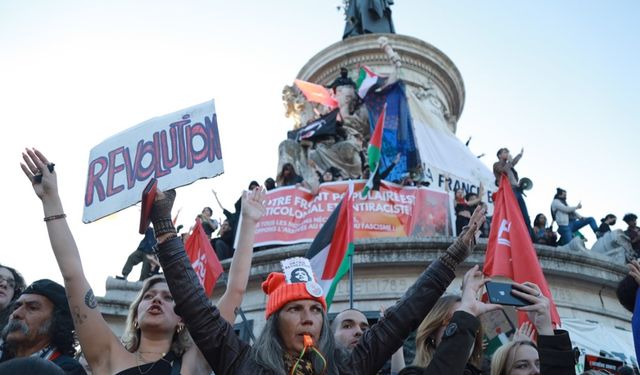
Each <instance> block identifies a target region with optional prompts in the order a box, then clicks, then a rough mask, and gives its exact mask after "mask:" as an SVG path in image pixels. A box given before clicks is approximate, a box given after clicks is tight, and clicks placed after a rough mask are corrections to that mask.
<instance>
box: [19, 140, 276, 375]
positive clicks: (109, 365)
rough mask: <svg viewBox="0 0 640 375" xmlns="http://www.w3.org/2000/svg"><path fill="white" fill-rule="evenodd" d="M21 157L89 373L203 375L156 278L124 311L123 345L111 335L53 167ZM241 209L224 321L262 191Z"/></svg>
mask: <svg viewBox="0 0 640 375" xmlns="http://www.w3.org/2000/svg"><path fill="white" fill-rule="evenodd" d="M22 157H23V159H24V163H22V164H21V167H22V170H23V171H24V173H25V175H26V176H27V178H28V179H29V180H30V182H31V184H32V186H33V189H34V191H35V193H36V195H37V196H38V197H39V198H40V199H41V200H42V207H43V210H44V216H45V219H44V220H45V222H46V225H47V231H48V232H49V239H50V241H51V247H52V249H53V252H54V254H55V257H56V260H57V262H58V266H59V267H60V271H61V273H62V276H63V278H64V283H65V287H66V290H67V294H68V299H69V307H70V308H71V312H72V314H73V318H74V324H75V327H76V332H77V334H78V338H79V341H80V345H81V346H82V351H83V353H84V355H85V358H86V359H87V362H88V363H89V366H90V367H91V370H92V372H93V374H95V375H100V374H108V375H111V374H119V375H128V374H149V375H151V374H159V375H164V374H166V375H169V374H173V373H174V372H175V373H179V374H182V375H191V374H208V373H209V372H210V368H209V366H208V364H207V362H206V361H205V360H204V359H203V357H202V354H200V352H199V350H198V349H197V347H196V346H195V345H192V343H191V341H190V339H189V335H188V333H187V330H185V329H184V324H183V323H182V319H181V318H180V316H178V315H176V313H175V312H174V306H175V304H174V302H173V297H172V296H171V292H170V291H169V288H168V286H167V284H166V281H165V280H164V278H163V277H161V276H156V277H152V278H150V279H148V280H146V282H145V284H144V286H143V288H142V291H141V293H140V295H139V296H138V297H137V298H136V300H135V301H134V302H133V303H132V305H131V307H130V308H129V317H128V319H127V328H126V332H125V335H124V338H123V341H124V345H123V343H121V342H120V340H119V339H118V338H117V337H116V336H115V335H114V334H113V332H111V330H110V329H109V326H108V325H107V323H106V322H105V320H104V319H103V317H102V315H101V313H100V311H98V309H97V306H98V304H97V302H96V298H95V296H94V294H93V291H92V289H91V286H90V285H89V283H88V282H87V279H86V277H85V275H84V272H83V269H82V263H81V261H80V254H79V252H78V248H77V246H76V243H75V240H74V238H73V235H72V234H71V231H70V229H69V226H68V224H67V221H66V219H65V218H66V215H65V214H64V210H63V207H62V202H61V200H60V196H59V195H58V185H57V177H56V173H55V172H54V168H53V166H54V164H53V163H50V162H49V160H48V159H47V158H46V157H45V156H44V155H43V154H42V153H41V152H40V151H38V150H35V149H27V150H26V152H25V153H23V155H22ZM243 205H244V206H243V213H244V215H243V220H244V223H243V229H244V228H246V231H244V230H243V231H242V233H241V235H240V242H239V246H238V251H237V253H236V255H237V257H234V260H233V261H232V268H233V269H234V271H232V274H233V277H230V279H229V285H228V287H227V291H226V292H225V295H224V296H223V297H222V299H221V301H220V305H221V308H220V311H221V315H222V318H223V319H226V320H228V321H230V322H233V321H234V320H235V311H234V310H235V308H236V307H237V306H239V305H240V301H241V300H242V296H243V294H244V289H245V288H246V285H247V279H248V274H249V268H250V263H251V251H252V243H253V235H254V230H255V224H256V222H257V221H258V220H259V219H260V217H261V216H262V213H263V212H264V208H263V206H262V192H260V191H258V192H254V193H251V194H246V196H245V199H243ZM172 371H174V372H172Z"/></svg>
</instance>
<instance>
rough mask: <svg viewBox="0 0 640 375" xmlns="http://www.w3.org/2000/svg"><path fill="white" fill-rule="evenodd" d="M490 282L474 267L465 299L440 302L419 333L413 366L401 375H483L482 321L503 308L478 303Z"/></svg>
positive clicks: (464, 288)
mask: <svg viewBox="0 0 640 375" xmlns="http://www.w3.org/2000/svg"><path fill="white" fill-rule="evenodd" d="M487 281H490V279H488V278H485V277H484V276H483V275H482V272H480V269H479V267H478V266H477V265H476V266H473V267H472V268H471V269H470V270H469V271H467V273H466V274H465V275H464V279H463V282H462V295H461V296H458V295H448V296H444V297H442V298H440V299H439V300H438V302H437V303H436V305H435V306H434V308H433V309H432V310H431V311H430V312H429V315H427V317H426V318H425V319H424V320H423V321H422V323H421V324H420V327H418V330H417V332H416V356H415V358H414V361H413V365H412V366H410V367H407V368H405V369H404V370H403V371H401V372H400V375H418V374H419V375H432V374H449V375H456V374H460V375H462V374H465V375H472V374H481V373H482V372H481V370H480V369H481V365H482V354H483V353H482V336H483V330H482V325H481V324H480V319H478V317H479V316H480V315H482V314H484V313H486V312H488V311H492V310H496V309H499V308H501V306H500V305H494V304H489V303H483V302H481V301H479V300H478V291H479V290H480V289H481V288H482V287H483V286H484V284H485V283H486V282H487Z"/></svg>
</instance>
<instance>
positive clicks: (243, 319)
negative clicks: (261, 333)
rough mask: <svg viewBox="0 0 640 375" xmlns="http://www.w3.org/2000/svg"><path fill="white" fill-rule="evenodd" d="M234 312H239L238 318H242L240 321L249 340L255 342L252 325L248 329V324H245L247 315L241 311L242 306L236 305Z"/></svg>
mask: <svg viewBox="0 0 640 375" xmlns="http://www.w3.org/2000/svg"><path fill="white" fill-rule="evenodd" d="M236 313H237V314H240V319H242V323H243V324H244V326H245V328H246V329H247V331H248V332H249V337H250V338H251V341H253V343H254V344H255V343H256V337H255V336H254V335H253V327H252V329H249V325H248V324H247V323H248V322H247V317H246V316H244V311H242V308H241V307H240V306H238V307H236Z"/></svg>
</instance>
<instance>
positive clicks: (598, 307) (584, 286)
mask: <svg viewBox="0 0 640 375" xmlns="http://www.w3.org/2000/svg"><path fill="white" fill-rule="evenodd" d="M452 241H453V239H452V238H447V237H441V238H386V239H368V240H359V241H356V253H355V254H356V255H355V257H354V295H355V307H356V308H358V309H360V310H363V311H365V312H376V313H377V311H379V309H380V305H385V306H389V305H391V304H393V303H395V301H396V300H397V299H398V298H399V297H400V296H401V295H402V294H403V293H404V292H405V291H406V290H407V288H408V287H409V286H410V285H411V284H413V282H414V281H415V279H416V278H417V277H418V275H419V274H420V273H421V272H422V271H423V270H424V269H425V268H426V267H427V266H428V265H429V264H430V263H431V262H432V261H433V260H434V259H437V257H438V256H440V255H441V254H442V253H443V251H444V250H445V249H446V248H447V247H448V246H449V245H450V244H451V242H452ZM485 245H486V243H484V242H481V243H480V244H478V246H476V249H475V251H474V253H473V254H472V255H471V256H470V257H469V258H468V259H467V260H466V262H465V263H464V264H462V265H461V266H460V267H459V269H458V271H457V272H456V276H457V277H456V279H455V280H454V281H453V283H452V284H451V286H450V287H449V288H448V289H447V292H448V293H459V291H460V285H461V283H462V276H463V275H464V273H465V272H466V271H467V270H468V269H469V268H470V267H472V266H473V265H475V264H482V263H483V262H484V254H485ZM308 246H309V245H308V244H305V245H296V246H289V247H282V248H275V249H271V250H266V251H261V252H258V253H255V255H254V258H253V263H252V267H251V275H250V279H249V285H248V288H247V292H246V295H245V298H244V300H243V302H242V309H243V311H244V313H245V316H246V318H247V320H248V321H249V322H250V326H251V327H252V329H253V332H254V334H255V335H256V336H257V335H259V334H260V331H261V330H262V327H263V326H264V321H265V319H264V310H265V304H266V297H265V294H264V293H263V292H262V288H261V286H260V285H261V283H262V281H264V280H265V279H266V277H267V275H268V274H269V273H270V272H274V271H281V269H280V260H282V259H285V258H289V257H292V256H303V255H304V254H305V252H306V251H307V249H308ZM536 251H537V253H538V258H539V259H540V263H541V265H542V268H543V271H544V274H545V276H546V278H547V281H548V283H549V286H550V288H551V292H552V293H553V296H554V300H555V302H556V304H557V306H558V309H559V312H560V316H561V317H567V318H580V319H587V320H595V321H598V322H600V323H602V324H603V325H605V326H609V327H614V326H617V327H622V328H625V329H630V319H631V314H630V313H629V312H627V311H626V310H624V308H623V307H622V306H621V305H620V304H619V303H618V300H617V298H616V295H615V288H616V285H617V283H618V281H619V280H621V279H622V278H623V277H624V275H625V274H626V269H625V267H624V266H622V265H618V264H613V263H611V262H610V261H609V260H608V259H607V258H606V257H603V256H600V255H599V254H590V253H575V252H570V251H563V250H558V249H555V248H552V247H548V246H536ZM223 265H224V268H225V271H228V268H229V265H230V261H229V260H226V261H224V262H223ZM141 286H142V283H139V282H136V283H127V282H125V281H122V280H115V279H112V278H109V279H108V280H107V293H106V295H105V296H104V297H102V298H99V299H98V300H99V305H100V309H101V311H102V313H103V315H104V316H105V318H106V319H107V322H109V324H110V325H111V327H112V329H113V330H114V332H116V334H120V333H122V331H123V329H124V324H125V320H126V314H127V310H128V305H129V303H130V302H131V301H132V300H133V298H134V297H135V295H136V294H137V292H138V291H139V289H140V287H141ZM224 289H225V285H224V282H223V280H220V281H219V282H218V285H217V286H216V289H215V291H214V296H213V298H212V302H213V303H215V302H216V301H217V300H218V299H219V298H220V296H221V295H222V293H223V292H224ZM348 305H349V287H348V278H347V277H345V278H344V279H343V280H342V281H341V282H340V284H339V286H338V290H337V292H336V295H335V297H334V303H333V305H332V307H331V310H330V313H333V312H338V311H341V310H343V309H345V308H347V307H348ZM236 323H237V324H239V323H242V319H241V317H240V316H239V317H238V318H237V319H236ZM238 327H240V325H238Z"/></svg>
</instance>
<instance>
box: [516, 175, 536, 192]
mask: <svg viewBox="0 0 640 375" xmlns="http://www.w3.org/2000/svg"><path fill="white" fill-rule="evenodd" d="M518 187H519V188H520V189H521V190H531V189H532V188H533V181H531V179H530V178H526V177H523V178H521V179H520V181H519V182H518Z"/></svg>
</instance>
